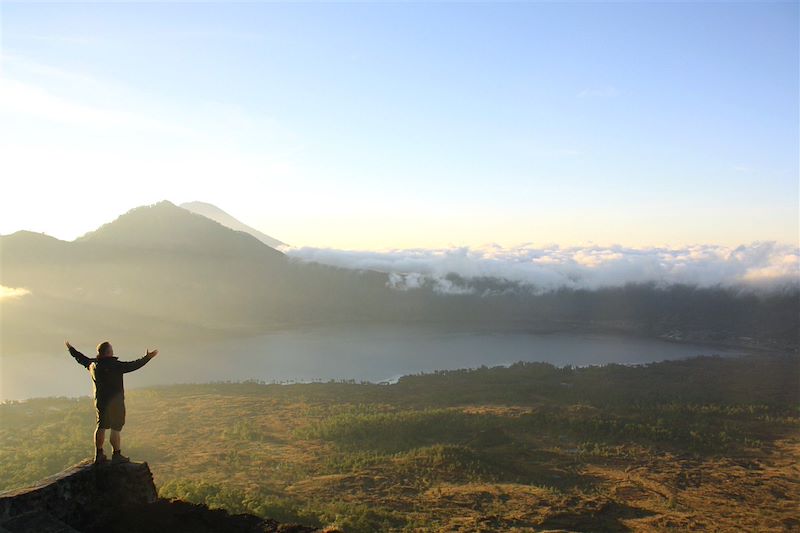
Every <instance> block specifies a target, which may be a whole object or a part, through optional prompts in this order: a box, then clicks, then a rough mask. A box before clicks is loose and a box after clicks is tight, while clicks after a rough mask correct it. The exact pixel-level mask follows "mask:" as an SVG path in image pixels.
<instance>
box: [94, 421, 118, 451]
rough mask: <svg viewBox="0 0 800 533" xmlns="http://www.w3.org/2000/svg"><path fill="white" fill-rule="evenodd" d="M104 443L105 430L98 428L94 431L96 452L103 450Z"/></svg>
mask: <svg viewBox="0 0 800 533" xmlns="http://www.w3.org/2000/svg"><path fill="white" fill-rule="evenodd" d="M112 435H113V433H112ZM105 442H106V430H105V429H103V428H101V427H98V428H97V429H95V430H94V447H95V448H97V449H98V450H102V449H103V444H105Z"/></svg>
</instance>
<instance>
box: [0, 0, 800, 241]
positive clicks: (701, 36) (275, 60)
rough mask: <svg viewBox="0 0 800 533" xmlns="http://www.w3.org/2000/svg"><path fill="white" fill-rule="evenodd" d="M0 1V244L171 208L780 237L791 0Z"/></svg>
mask: <svg viewBox="0 0 800 533" xmlns="http://www.w3.org/2000/svg"><path fill="white" fill-rule="evenodd" d="M0 9H2V13H1V15H2V37H1V38H2V54H3V86H2V91H3V92H2V98H0V120H2V126H0V143H2V144H0V149H2V157H0V172H2V174H3V191H4V194H2V199H0V212H1V213H2V214H0V233H10V232H12V231H15V230H17V229H23V228H26V229H33V230H37V231H45V232H47V233H50V234H53V235H55V236H58V237H61V238H73V237H75V236H77V235H79V234H82V233H84V232H86V231H89V230H91V229H93V228H94V227H96V226H97V225H99V224H101V223H103V222H106V221H108V220H110V219H112V218H114V217H115V216H116V215H118V214H120V213H121V212H123V211H125V210H127V209H129V208H131V207H134V206H136V205H140V204H144V203H151V202H155V201H158V200H160V199H164V198H167V199H170V200H172V201H174V202H176V203H179V202H183V201H189V200H202V201H208V202H211V203H215V204H217V205H219V206H220V207H222V208H223V209H225V210H227V211H228V212H230V213H231V214H233V215H234V216H236V217H238V218H240V219H242V220H243V221H244V222H247V223H249V224H251V225H254V226H256V227H258V228H259V229H261V230H262V231H265V232H266V233H269V234H271V235H274V236H275V237H277V238H279V239H281V240H283V241H286V242H289V243H292V244H296V245H311V246H331V247H344V248H370V249H375V248H387V247H413V246H422V247H424V246H446V245H477V244H482V243H487V242H498V243H502V244H504V245H513V244H515V243H521V242H528V241H532V242H539V243H545V242H548V243H549V242H556V243H560V244H565V245H566V244H577V243H581V242H587V241H594V242H597V243H602V244H611V243H621V244H625V245H633V246H644V245H656V244H670V245H676V246H679V245H685V244H694V243H715V244H724V245H736V244H741V243H748V242H751V241H754V240H778V241H781V242H785V243H795V244H796V243H797V241H798V158H799V157H800V154H799V153H798V142H799V139H798V120H799V118H800V110H799V109H798V98H799V97H798V94H800V87H798V62H799V60H798V46H799V42H800V41H799V39H800V37H799V36H798V25H799V24H800V22H799V20H800V15H799V11H798V3H797V2H792V3H714V4H691V3H681V4H645V3H640V4H626V3H615V4H587V3H570V4H558V5H556V4H549V3H548V4H544V3H542V4H532V3H530V4H523V3H516V4H495V3H470V4H371V3H362V4H314V3H308V4H296V5H291V4H259V3H247V4H224V3H210V4H160V3H157V4H121V5H113V4H104V5H101V4H47V5H42V4H13V3H11V4H9V3H4V4H2V7H0ZM9 191H12V192H13V194H9ZM65 199H68V200H69V202H68V205H67V202H65V201H64V200H65Z"/></svg>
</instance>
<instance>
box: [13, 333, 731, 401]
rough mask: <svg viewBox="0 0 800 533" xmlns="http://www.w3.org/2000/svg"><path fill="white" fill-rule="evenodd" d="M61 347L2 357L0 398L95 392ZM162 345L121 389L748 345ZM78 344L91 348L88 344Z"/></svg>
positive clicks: (371, 339) (423, 339)
mask: <svg viewBox="0 0 800 533" xmlns="http://www.w3.org/2000/svg"><path fill="white" fill-rule="evenodd" d="M59 342H60V341H59ZM112 343H113V339H112ZM61 346H62V345H60V344H59V345H58V346H57V347H56V348H55V349H54V353H50V354H11V355H6V356H3V357H2V359H0V399H2V400H7V399H24V398H31V397H40V396H84V395H87V394H91V382H90V380H89V377H88V373H87V372H86V371H85V370H83V368H81V367H80V366H78V365H77V364H76V363H75V362H74V361H73V359H72V358H71V357H70V356H69V355H68V354H67V353H66V350H63V349H61ZM128 348H129V347H127V346H118V345H116V344H115V346H114V350H115V352H116V353H117V355H119V356H120V358H121V359H134V358H136V357H138V356H139V355H140V353H139V352H143V350H141V349H140V347H130V349H128ZM134 348H135V350H134ZM158 348H159V350H160V355H159V356H158V357H157V358H156V359H155V360H154V361H152V362H151V363H150V364H149V365H147V366H146V367H144V368H143V369H141V370H139V371H138V372H135V373H133V374H129V375H128V376H126V387H128V388H132V387H143V386H148V385H159V384H170V383H191V382H195V383H201V382H209V381H228V380H230V381H241V380H248V379H256V380H263V381H268V382H269V381H280V382H283V381H292V380H293V381H312V380H318V379H321V380H326V381H327V380H329V379H355V380H365V381H373V382H380V381H392V380H395V379H397V378H398V377H399V376H402V375H404V374H414V373H419V372H430V371H433V370H441V369H456V368H474V367H479V366H481V365H486V366H495V365H508V364H511V363H514V362H516V361H546V362H549V363H553V364H555V365H558V366H564V365H578V366H583V365H595V364H606V363H625V364H640V363H649V362H653V361H662V360H666V359H680V358H686V357H691V356H694V355H701V354H702V355H712V354H719V355H725V356H727V355H740V354H743V353H745V351H744V350H731V349H722V348H718V347H710V346H702V345H692V344H676V343H669V342H664V341H659V340H654V339H644V338H636V337H623V336H615V335H601V334H585V335H582V334H575V333H550V334H531V333H524V332H474V331H464V330H452V329H441V328H435V327H422V326H359V327H341V326H338V327H318V328H310V329H300V330H290V331H283V332H276V333H270V334H265V335H260V336H257V337H248V338H241V339H234V340H225V341H219V342H215V343H209V344H206V345H203V346H202V347H201V348H191V349H190V348H186V347H183V348H182V347H180V346H163V345H162V346H158ZM78 349H80V350H82V351H83V352H84V353H86V354H87V355H91V354H92V353H93V347H92V346H78Z"/></svg>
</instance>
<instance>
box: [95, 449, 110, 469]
mask: <svg viewBox="0 0 800 533" xmlns="http://www.w3.org/2000/svg"><path fill="white" fill-rule="evenodd" d="M107 461H108V458H107V457H106V452H104V451H103V449H102V448H100V449H98V450H95V452H94V464H96V465H101V464H103V463H105V462H107Z"/></svg>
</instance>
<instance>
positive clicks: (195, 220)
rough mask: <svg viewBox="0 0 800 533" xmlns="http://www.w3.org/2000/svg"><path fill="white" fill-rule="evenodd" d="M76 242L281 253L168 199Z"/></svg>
mask: <svg viewBox="0 0 800 533" xmlns="http://www.w3.org/2000/svg"><path fill="white" fill-rule="evenodd" d="M75 241H76V242H79V243H83V244H84V245H85V244H101V245H106V246H115V247H120V248H140V249H150V250H154V249H159V250H169V251H180V250H183V251H191V252H198V253H210V254H225V255H228V254H242V253H244V254H249V253H261V254H266V255H275V256H278V255H282V254H280V253H279V252H277V251H275V250H273V249H271V248H268V247H266V246H264V245H263V244H262V243H261V242H259V241H258V240H257V239H255V238H254V237H252V236H251V235H248V234H247V233H245V232H242V231H236V230H233V229H231V228H228V227H225V226H224V225H222V224H220V223H219V222H216V221H214V220H211V219H209V218H208V217H205V216H201V215H198V214H195V213H192V212H190V211H188V210H186V209H183V208H181V207H178V206H177V205H175V204H173V203H172V202H170V201H167V200H163V201H161V202H158V203H155V204H151V205H144V206H139V207H136V208H133V209H131V210H130V211H128V212H127V213H125V214H123V215H121V216H119V217H117V218H116V219H115V220H114V221H112V222H109V223H107V224H104V225H102V226H100V227H99V228H98V229H96V230H95V231H92V232H89V233H87V234H86V235H83V236H82V237H79V238H78V239H76V240H75Z"/></svg>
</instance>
